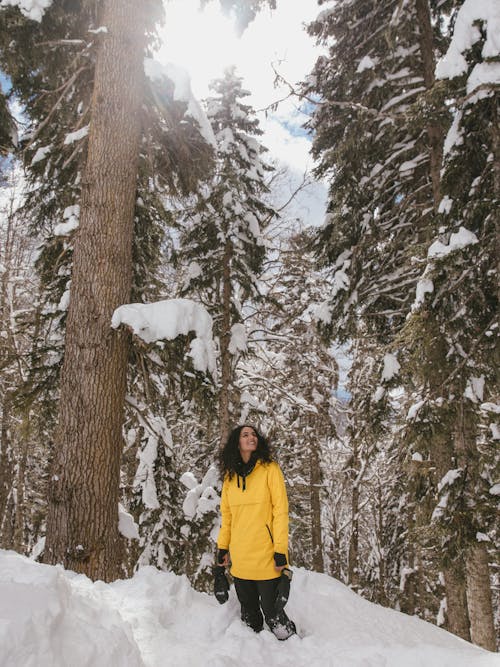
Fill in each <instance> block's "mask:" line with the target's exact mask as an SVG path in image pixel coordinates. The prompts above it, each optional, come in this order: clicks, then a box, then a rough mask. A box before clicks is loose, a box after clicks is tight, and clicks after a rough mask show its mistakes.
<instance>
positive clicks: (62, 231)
mask: <svg viewBox="0 0 500 667" xmlns="http://www.w3.org/2000/svg"><path fill="white" fill-rule="evenodd" d="M63 219H64V220H65V222H60V223H59V224H58V225H56V226H55V227H54V236H67V235H68V234H70V233H71V232H72V231H74V230H75V229H77V228H78V225H79V224H80V206H79V205H78V204H74V205H73V206H67V207H66V208H65V209H64V213H63Z"/></svg>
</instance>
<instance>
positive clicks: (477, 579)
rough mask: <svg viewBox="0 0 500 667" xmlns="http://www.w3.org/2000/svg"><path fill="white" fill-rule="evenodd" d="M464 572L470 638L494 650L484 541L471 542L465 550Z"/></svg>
mask: <svg viewBox="0 0 500 667" xmlns="http://www.w3.org/2000/svg"><path fill="white" fill-rule="evenodd" d="M466 572H467V607H468V609H469V619H470V636H471V640H472V641H473V642H474V644H477V645H478V646H482V647H483V648H485V649H488V651H496V648H497V647H496V637H495V625H494V623H493V603H492V599H491V580H490V569H489V565H488V551H487V549H486V545H485V544H484V543H477V544H473V545H472V546H471V547H469V549H468V550H467V566H466Z"/></svg>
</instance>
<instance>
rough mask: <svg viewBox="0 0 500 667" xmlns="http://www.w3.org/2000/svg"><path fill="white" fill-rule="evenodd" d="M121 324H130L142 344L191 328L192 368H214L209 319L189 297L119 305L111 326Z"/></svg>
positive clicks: (179, 333) (206, 312) (175, 335)
mask: <svg viewBox="0 0 500 667" xmlns="http://www.w3.org/2000/svg"><path fill="white" fill-rule="evenodd" d="M121 324H125V325H126V326H128V327H130V329H131V330H132V331H133V333H134V334H135V335H136V336H138V337H139V338H141V339H142V340H143V341H145V342H146V343H152V342H155V341H158V340H163V339H166V340H173V339H174V338H177V336H179V335H184V336H186V335H187V334H188V333H189V332H190V331H194V332H195V333H196V338H195V339H194V340H193V341H192V342H191V350H190V356H191V357H192V359H193V365H194V368H195V370H197V371H202V372H206V371H210V372H213V371H214V370H215V348H214V342H213V338H212V318H211V316H210V315H209V313H208V311H207V310H206V309H205V308H204V307H203V306H202V305H200V304H198V303H195V302H194V301H191V299H166V300H164V301H157V302H155V303H131V304H126V305H123V306H120V307H119V308H117V309H116V310H115V312H114V313H113V317H112V319H111V326H112V327H113V328H115V329H117V328H118V327H119V326H120V325H121Z"/></svg>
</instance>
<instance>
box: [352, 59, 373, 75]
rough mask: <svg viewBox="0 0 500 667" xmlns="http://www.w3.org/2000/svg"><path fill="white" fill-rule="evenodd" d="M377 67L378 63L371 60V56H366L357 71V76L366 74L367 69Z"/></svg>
mask: <svg viewBox="0 0 500 667" xmlns="http://www.w3.org/2000/svg"><path fill="white" fill-rule="evenodd" d="M375 65H376V62H375V61H374V60H373V59H372V58H370V56H364V57H363V58H361V60H360V61H359V65H358V67H357V69H356V74H360V73H361V72H364V71H365V69H372V68H373V67H375Z"/></svg>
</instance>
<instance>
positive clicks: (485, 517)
mask: <svg viewBox="0 0 500 667" xmlns="http://www.w3.org/2000/svg"><path fill="white" fill-rule="evenodd" d="M495 12H496V8H494V7H493V3H491V4H489V3H485V5H484V6H481V7H475V6H473V3H470V2H465V3H463V6H462V7H461V9H460V11H459V13H458V16H457V22H456V24H455V26H456V30H455V32H454V34H453V37H452V41H451V44H450V46H449V50H448V53H447V55H446V57H445V58H444V59H443V60H442V61H441V62H440V63H439V66H438V70H437V72H438V75H439V76H440V77H441V78H444V79H448V78H449V79H453V82H452V84H451V85H450V90H449V92H450V95H453V94H454V96H455V100H454V120H453V124H452V126H451V128H450V130H449V132H448V135H447V138H446V142H445V150H444V164H443V171H442V186H441V188H442V194H443V198H442V200H441V204H440V208H439V211H440V214H441V216H440V228H439V233H438V234H437V235H436V237H435V238H434V240H433V242H432V243H431V244H430V246H429V248H428V252H427V266H426V268H425V271H424V273H423V275H422V277H421V279H420V281H419V284H418V287H417V297H416V300H415V313H414V315H413V317H412V318H411V320H410V321H409V323H408V327H407V328H408V330H409V332H410V333H411V336H412V344H413V346H414V349H415V355H422V354H425V355H426V356H428V357H429V358H432V357H431V354H432V353H431V352H430V351H429V350H428V349H426V348H425V347H424V344H428V341H429V337H430V330H431V328H432V329H433V331H434V335H433V339H434V341H436V339H437V338H439V340H440V343H439V344H436V343H434V345H435V347H436V352H437V354H436V352H434V358H436V357H438V358H437V362H438V368H439V371H440V374H439V381H438V382H436V381H434V382H430V381H429V375H424V373H422V374H421V376H423V377H424V378H425V384H424V387H423V389H424V391H422V393H421V394H420V396H419V404H420V410H421V412H422V413H423V412H424V411H425V412H426V413H429V412H431V413H432V415H433V421H434V422H437V423H438V424H439V428H440V429H441V431H442V432H443V435H444V443H443V446H442V447H441V448H440V449H439V450H437V449H431V450H430V451H426V450H424V451H426V454H427V456H429V457H430V458H431V460H432V459H434V458H435V460H436V468H437V476H436V479H435V480H434V484H433V485H432V486H431V489H432V491H433V492H434V494H435V499H436V501H435V506H434V509H433V514H432V519H433V525H434V528H435V531H436V533H435V535H434V539H436V540H437V545H436V546H437V548H439V549H440V550H442V552H443V553H444V554H445V557H446V559H447V561H448V562H449V563H450V564H451V566H452V567H454V568H455V570H456V572H457V575H456V576H457V577H459V578H460V579H461V588H462V591H463V592H462V599H465V598H466V601H467V612H468V614H467V618H466V623H467V632H468V630H469V624H470V636H471V639H472V641H473V642H474V643H477V644H479V645H481V646H484V647H485V648H488V649H490V650H495V648H496V641H495V632H494V625H493V611H492V602H491V583H490V573H489V568H488V544H491V543H490V542H489V540H490V539H491V538H490V537H488V535H491V536H492V537H493V535H494V532H493V528H494V521H493V517H494V513H495V510H494V504H495V503H494V497H493V498H492V494H491V493H490V489H491V488H493V483H494V473H493V470H494V469H495V466H498V460H496V459H495V456H496V455H495V437H496V435H495V434H496V431H495V429H496V426H495V425H494V424H493V425H492V427H490V426H489V422H490V419H489V417H491V413H490V411H489V408H488V407H485V408H483V407H482V405H483V404H486V405H488V403H490V402H491V401H493V402H495V401H496V399H497V397H498V380H497V377H496V374H495V360H497V356H498V355H497V352H498V345H497V340H496V338H497V336H498V330H497V316H498V276H497V267H498V246H497V242H498V224H499V219H498V203H499V197H500V187H499V186H500V179H499V164H500V155H499V152H498V146H499V144H498V90H497V89H498V83H499V76H498V62H497V61H498V57H499V53H498V48H496V49H495V47H494V42H493V32H494V27H493V26H494V25H495V18H494V17H495V15H496V14H495ZM436 370H437V369H436V364H434V365H433V368H432V373H433V374H434V376H435V374H436ZM419 418H420V421H422V416H421V415H420V414H419ZM450 434H451V438H450ZM443 452H446V455H445V456H443ZM440 453H441V456H440V458H441V460H439V455H440ZM491 546H492V549H494V545H493V544H491ZM496 546H498V545H496Z"/></svg>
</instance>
